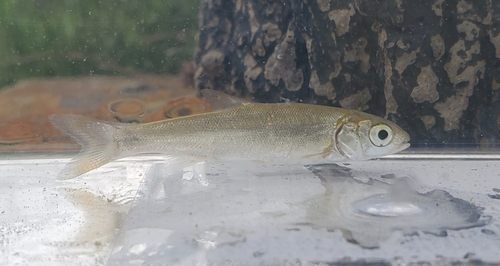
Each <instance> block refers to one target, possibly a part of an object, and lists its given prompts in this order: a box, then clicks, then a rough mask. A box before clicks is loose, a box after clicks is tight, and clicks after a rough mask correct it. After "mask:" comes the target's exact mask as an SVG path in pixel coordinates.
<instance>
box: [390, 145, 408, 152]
mask: <svg viewBox="0 0 500 266" xmlns="http://www.w3.org/2000/svg"><path fill="white" fill-rule="evenodd" d="M409 147H410V143H403V144H401V146H400V147H398V148H397V149H396V150H395V151H394V152H400V151H403V150H406V149H408V148H409Z"/></svg>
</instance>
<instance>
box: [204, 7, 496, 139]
mask: <svg viewBox="0 0 500 266" xmlns="http://www.w3.org/2000/svg"><path fill="white" fill-rule="evenodd" d="M499 59H500V1H496V0H446V1H445V0H420V1H418V0H412V1H409V0H378V1H375V0H202V6H201V9H200V30H199V45H198V49H197V51H196V63H197V70H196V74H195V84H196V87H197V88H199V89H203V88H212V89H216V90H224V91H226V92H227V93H231V94H237V95H252V96H253V97H254V99H255V100H257V101H265V102H276V101H279V100H280V99H281V97H283V98H288V99H290V100H292V101H303V102H311V103H319V104H328V105H333V106H341V107H345V108H352V109H358V110H362V111H366V112H369V113H373V114H376V115H380V116H384V117H386V118H389V119H390V120H393V121H395V122H396V123H397V124H399V125H400V126H402V127H403V128H404V129H406V130H408V131H409V133H410V135H411V136H412V143H413V144H414V145H416V146H419V145H440V144H446V145H451V144H464V145H465V144H474V145H476V146H477V145H480V146H481V147H489V146H492V145H495V143H497V142H498V139H499V123H500V60H499Z"/></svg>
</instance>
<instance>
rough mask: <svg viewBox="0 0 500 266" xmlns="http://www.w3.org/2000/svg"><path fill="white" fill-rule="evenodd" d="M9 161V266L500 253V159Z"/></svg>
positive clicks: (2, 259)
mask: <svg viewBox="0 0 500 266" xmlns="http://www.w3.org/2000/svg"><path fill="white" fill-rule="evenodd" d="M67 161H68V160H67V159H57V158H52V159H22V158H20V159H16V160H5V159H4V160H2V161H1V162H0V172H1V174H0V195H1V197H0V208H1V209H0V232H1V234H0V244H1V246H0V264H14V263H50V264H51V265H66V264H67V263H70V264H73V265H74V264H81V265H86V264H89V263H91V264H102V265H104V264H109V265H141V264H165V265H195V264H201V265H204V264H213V265H224V264H231V263H233V264H234V263H236V264H247V265H255V264H265V265H268V264H282V263H284V262H288V263H289V264H290V265H294V264H300V263H304V262H339V261H342V262H344V263H348V262H364V263H369V262H397V263H404V262H423V261H428V262H434V263H442V262H457V261H460V262H466V261H471V260H475V261H477V260H480V261H481V262H500V236H499V234H500V207H499V206H500V204H499V203H500V202H499V198H500V185H499V184H500V182H499V181H498V180H500V173H499V172H498V169H499V167H500V161H498V160H439V161H437V160H410V159H406V160H375V161H368V162H356V163H350V164H339V165H322V166H311V167H308V168H306V167H303V166H272V165H260V164H256V163H251V162H217V163H205V164H196V165H194V166H188V167H186V165H183V164H176V163H170V164H168V163H165V161H164V158H162V157H155V156H143V157H134V158H129V159H125V160H121V161H118V162H113V163H111V164H109V165H106V166H104V167H102V168H99V169H98V170H96V171H93V172H91V173H89V174H86V175H84V176H82V177H81V178H77V179H73V180H69V181H57V180H55V176H56V174H57V172H58V171H59V170H60V169H61V168H62V167H63V166H64V164H65V163H66V162H67Z"/></svg>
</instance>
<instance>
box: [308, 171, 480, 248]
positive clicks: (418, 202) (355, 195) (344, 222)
mask: <svg viewBox="0 0 500 266" xmlns="http://www.w3.org/2000/svg"><path fill="white" fill-rule="evenodd" d="M309 169H310V170H311V171H312V172H313V173H314V174H315V175H317V176H318V177H319V178H320V179H321V180H322V183H323V185H324V186H325V188H326V193H325V194H324V195H321V196H319V197H316V198H313V199H311V200H309V201H307V202H306V205H307V215H306V224H308V225H310V226H312V227H314V228H325V229H329V230H335V229H340V230H341V231H342V232H343V235H344V237H345V238H346V239H347V240H348V241H350V242H353V243H357V244H358V245H360V246H362V247H365V248H376V247H378V246H379V245H380V242H381V241H384V240H385V239H387V238H389V236H390V235H391V233H392V232H393V231H397V230H400V231H402V232H403V233H404V234H415V233H418V232H425V233H431V234H435V235H438V236H446V235H447V233H446V232H447V230H460V229H466V228H471V227H476V226H483V225H485V224H486V220H485V219H484V218H482V217H481V212H482V209H481V208H479V207H477V206H475V205H474V204H472V203H469V202H467V201H465V200H462V199H459V198H455V197H453V196H452V195H450V193H448V192H446V191H444V190H432V191H430V192H427V193H418V192H417V191H416V190H415V189H414V188H413V187H412V182H411V179H409V178H397V179H396V180H395V181H394V183H393V184H387V183H383V182H380V181H376V180H373V179H372V180H370V181H369V182H366V183H363V182H360V181H357V180H355V179H354V178H353V175H352V172H351V171H350V169H349V168H347V167H342V166H339V165H334V164H332V165H320V166H310V167H309Z"/></svg>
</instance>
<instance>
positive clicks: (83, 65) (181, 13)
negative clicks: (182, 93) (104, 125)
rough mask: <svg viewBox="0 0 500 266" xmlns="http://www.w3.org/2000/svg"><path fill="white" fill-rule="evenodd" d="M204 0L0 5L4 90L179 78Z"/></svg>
mask: <svg viewBox="0 0 500 266" xmlns="http://www.w3.org/2000/svg"><path fill="white" fill-rule="evenodd" d="M198 7H199V0H66V1H64V0H54V1H50V0H3V1H0V88H1V87H4V86H5V85H8V84H11V83H13V82H15V81H17V80H22V79H26V78H35V77H54V76H75V75H79V76H81V75H92V74H101V75H133V74H140V73H155V74H167V73H172V74H173V73H177V71H178V70H179V66H180V63H181V62H182V61H185V60H190V59H191V57H192V55H193V51H194V35H195V33H196V30H197V25H198V24H197V23H198V22H197V13H198Z"/></svg>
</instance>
